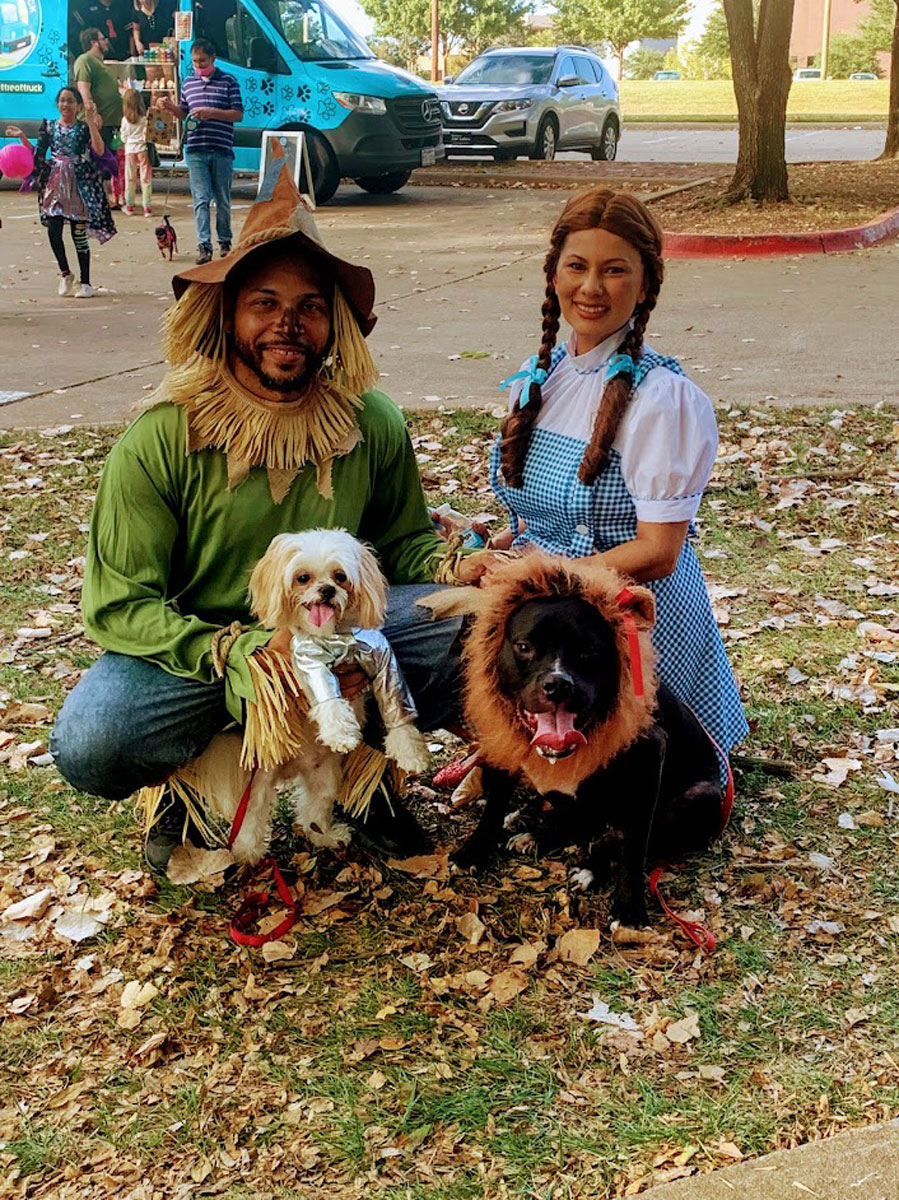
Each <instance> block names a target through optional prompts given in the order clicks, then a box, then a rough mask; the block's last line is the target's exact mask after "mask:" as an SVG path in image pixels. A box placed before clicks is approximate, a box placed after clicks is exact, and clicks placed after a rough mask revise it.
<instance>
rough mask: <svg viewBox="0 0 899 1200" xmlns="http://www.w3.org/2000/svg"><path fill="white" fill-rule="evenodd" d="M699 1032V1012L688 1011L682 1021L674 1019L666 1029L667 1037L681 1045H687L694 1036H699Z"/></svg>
mask: <svg viewBox="0 0 899 1200" xmlns="http://www.w3.org/2000/svg"><path fill="white" fill-rule="evenodd" d="M699 1032H700V1031H699V1016H698V1014H697V1013H688V1014H687V1016H685V1017H682V1018H681V1020H680V1021H672V1023H671V1024H670V1025H669V1026H668V1027H667V1029H666V1030H665V1037H666V1038H668V1040H669V1042H678V1043H679V1044H680V1045H685V1044H686V1043H687V1042H689V1041H691V1040H692V1039H693V1038H698V1037H699Z"/></svg>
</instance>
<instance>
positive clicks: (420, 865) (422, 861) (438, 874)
mask: <svg viewBox="0 0 899 1200" xmlns="http://www.w3.org/2000/svg"><path fill="white" fill-rule="evenodd" d="M387 865H388V867H393V869H394V870H395V871H402V872H403V874H404V875H414V876H415V877H416V878H417V879H448V878H449V855H448V854H417V855H415V856H414V857H413V858H401V859H400V858H390V859H388V860H387Z"/></svg>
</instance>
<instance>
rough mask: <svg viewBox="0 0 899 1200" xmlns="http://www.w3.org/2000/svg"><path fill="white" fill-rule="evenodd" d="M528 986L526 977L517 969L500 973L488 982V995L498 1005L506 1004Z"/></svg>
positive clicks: (513, 968) (511, 968) (512, 968)
mask: <svg viewBox="0 0 899 1200" xmlns="http://www.w3.org/2000/svg"><path fill="white" fill-rule="evenodd" d="M527 986H528V977H527V975H526V974H525V973H524V971H522V970H521V969H520V968H519V967H509V969H508V970H506V971H500V973H499V974H498V975H494V976H493V978H492V979H491V980H490V995H491V996H492V997H493V998H494V1000H496V1001H497V1003H499V1004H506V1003H507V1002H508V1001H509V1000H512V999H514V997H515V996H517V995H518V994H519V993H520V992H523V991H524V990H525V988H526V987H527Z"/></svg>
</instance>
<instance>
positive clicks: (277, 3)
mask: <svg viewBox="0 0 899 1200" xmlns="http://www.w3.org/2000/svg"><path fill="white" fill-rule="evenodd" d="M258 3H259V8H260V11H261V12H263V13H264V14H265V16H266V17H267V18H268V20H269V21H271V23H272V25H274V27H275V29H277V30H279V31H280V32H281V33H282V34H283V35H284V38H285V40H286V41H287V42H288V43H289V44H290V47H291V49H292V50H293V51H294V52H295V54H296V55H297V57H298V58H299V59H301V60H302V61H303V62H327V61H329V60H332V61H333V60H335V59H352V58H374V57H375V55H374V54H372V52H371V50H370V49H369V48H368V46H367V45H366V43H365V42H364V41H363V40H362V38H361V37H359V36H358V35H357V34H355V33H353V31H352V30H351V29H350V28H349V27H348V26H346V25H344V23H343V22H342V21H341V20H340V18H339V17H338V16H337V14H336V13H335V12H333V11H332V10H331V9H330V8H328V6H327V5H326V4H323V3H321V0H258Z"/></svg>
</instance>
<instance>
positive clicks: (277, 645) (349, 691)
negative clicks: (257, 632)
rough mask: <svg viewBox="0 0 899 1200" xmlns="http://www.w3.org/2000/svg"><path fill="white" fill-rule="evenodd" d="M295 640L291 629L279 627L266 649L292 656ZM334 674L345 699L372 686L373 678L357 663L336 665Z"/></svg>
mask: <svg viewBox="0 0 899 1200" xmlns="http://www.w3.org/2000/svg"><path fill="white" fill-rule="evenodd" d="M292 641H293V634H292V633H291V631H290V630H289V629H279V630H278V631H277V633H276V634H275V635H274V637H272V638H271V639H270V641H269V643H268V645H267V646H266V650H271V651H273V652H274V653H275V654H282V655H283V656H284V657H285V658H287V659H289V658H290V643H291V642H292ZM334 674H335V675H336V676H337V678H338V680H339V681H340V694H341V695H342V696H343V698H344V699H345V700H355V699H356V697H357V696H360V695H361V694H362V693H363V692H364V691H367V690H368V688H369V687H371V680H370V679H369V678H368V676H367V675H366V674H365V672H364V671H363V670H362V668H361V667H357V666H355V664H348V665H347V666H344V667H336V668H335V670H334Z"/></svg>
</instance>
